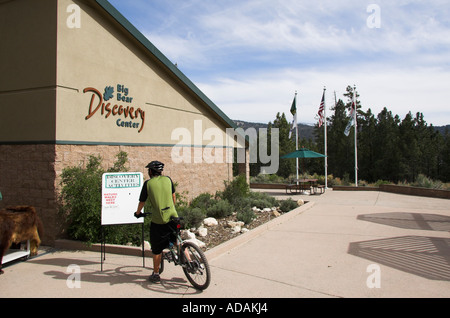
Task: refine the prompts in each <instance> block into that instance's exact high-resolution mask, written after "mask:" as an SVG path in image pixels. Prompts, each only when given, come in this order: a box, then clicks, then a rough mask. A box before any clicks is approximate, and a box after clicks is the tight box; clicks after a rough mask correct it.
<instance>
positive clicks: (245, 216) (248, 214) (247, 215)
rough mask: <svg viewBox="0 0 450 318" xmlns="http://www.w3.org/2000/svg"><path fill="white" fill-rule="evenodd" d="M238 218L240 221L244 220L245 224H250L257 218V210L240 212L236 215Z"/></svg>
mask: <svg viewBox="0 0 450 318" xmlns="http://www.w3.org/2000/svg"><path fill="white" fill-rule="evenodd" d="M236 218H237V220H238V221H242V222H244V223H245V224H250V223H251V222H252V221H253V219H254V218H256V215H255V212H253V211H252V210H251V209H248V210H245V211H242V212H238V213H237V215H236Z"/></svg>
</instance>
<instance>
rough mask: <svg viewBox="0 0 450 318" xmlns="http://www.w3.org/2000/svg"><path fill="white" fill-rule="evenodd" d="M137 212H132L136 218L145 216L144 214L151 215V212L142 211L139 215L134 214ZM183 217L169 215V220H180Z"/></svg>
mask: <svg viewBox="0 0 450 318" xmlns="http://www.w3.org/2000/svg"><path fill="white" fill-rule="evenodd" d="M136 213H137V212H134V217H135V218H136V219H139V218H144V217H146V216H149V215H151V213H145V212H144V213H143V212H141V213H139V215H137V214H136ZM183 219H184V218H183V217H174V216H171V217H170V220H171V221H181V220H183Z"/></svg>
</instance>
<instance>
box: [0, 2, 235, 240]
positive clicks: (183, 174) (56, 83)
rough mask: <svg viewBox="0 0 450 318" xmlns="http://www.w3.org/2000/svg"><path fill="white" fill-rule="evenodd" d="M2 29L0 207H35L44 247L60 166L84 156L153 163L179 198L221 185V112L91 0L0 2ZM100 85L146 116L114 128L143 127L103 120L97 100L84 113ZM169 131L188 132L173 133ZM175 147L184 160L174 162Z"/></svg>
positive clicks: (227, 167) (228, 173) (51, 230)
mask: <svg viewBox="0 0 450 318" xmlns="http://www.w3.org/2000/svg"><path fill="white" fill-rule="evenodd" d="M71 4H76V5H77V6H78V7H79V8H80V9H81V11H80V13H81V15H80V18H81V25H80V28H70V27H68V24H67V18H68V17H69V16H70V14H71V13H70V12H67V8H68V6H69V5H71ZM0 28H1V30H2V32H0V37H1V38H0V40H1V45H2V50H0V61H1V63H0V67H1V68H0V120H1V124H0V191H1V192H2V194H3V201H0V208H2V207H4V206H6V205H22V204H30V205H34V206H35V207H36V208H37V211H38V214H39V216H40V217H41V218H42V220H43V222H44V227H45V230H46V231H45V233H46V234H45V237H44V242H45V243H46V244H53V242H54V240H55V239H56V238H57V237H58V234H59V228H58V223H60V222H59V221H60V220H59V218H58V215H57V209H58V208H57V198H58V193H59V183H60V175H61V172H62V170H63V169H64V168H65V167H69V166H79V165H81V166H83V165H84V164H85V163H86V161H87V158H88V156H89V155H100V156H101V157H102V158H103V164H104V167H105V168H107V167H109V166H111V165H112V164H113V163H114V161H115V156H116V154H117V153H118V152H119V151H125V152H127V154H128V158H129V167H128V168H129V170H130V171H140V172H143V173H144V175H145V176H147V172H146V169H145V168H144V167H145V165H146V164H147V163H148V162H149V161H151V160H160V161H162V162H164V163H165V164H166V169H165V174H166V175H169V176H171V177H172V179H173V180H174V182H176V183H177V184H178V188H177V191H178V192H180V193H183V195H184V196H186V197H187V199H192V198H193V197H195V196H197V195H198V194H200V193H203V192H210V193H215V192H216V191H218V190H222V189H223V188H224V181H225V180H231V179H232V164H231V163H229V162H227V161H226V159H227V156H226V155H227V154H230V153H231V152H232V149H231V148H227V147H225V146H226V145H227V143H226V138H227V137H226V134H225V129H226V128H227V127H228V125H227V124H226V123H225V122H224V120H223V118H220V116H218V115H217V114H216V113H214V112H213V111H212V110H211V109H210V108H209V107H208V106H207V105H206V104H205V102H204V101H202V100H201V99H200V98H199V97H198V96H196V95H195V94H194V93H193V92H192V91H190V90H189V89H188V88H187V87H186V85H185V84H184V83H182V81H181V80H180V79H178V78H177V77H175V76H174V75H173V74H171V73H170V72H168V71H167V69H165V68H164V66H163V65H161V63H160V62H158V61H157V60H156V59H155V58H154V57H152V56H151V55H150V54H149V53H148V52H146V51H145V49H144V48H143V47H142V46H141V45H140V44H138V43H137V42H136V40H134V39H133V38H132V37H131V36H130V35H128V34H127V33H126V32H124V31H123V29H121V28H120V27H119V26H118V24H117V22H114V21H113V19H111V18H110V17H108V16H107V15H106V14H104V13H103V11H102V9H100V8H99V7H98V6H97V5H96V4H95V3H94V1H91V0H80V1H78V0H76V1H72V0H39V1H37V0H14V1H9V2H3V3H2V2H0ZM3 48H6V49H3ZM5 61H7V63H6V62H5ZM117 85H124V88H128V90H129V91H128V96H129V97H132V98H133V100H132V101H131V102H120V103H119V102H117V99H116V96H117V95H116V94H117V93H118V86H117ZM107 86H111V87H113V88H114V94H113V95H114V97H113V99H112V100H110V101H108V102H111V108H113V106H114V105H115V104H117V105H118V106H119V105H121V106H122V107H133V108H134V110H136V109H138V108H140V109H141V110H142V111H143V112H145V126H144V127H143V129H142V130H141V131H140V132H138V130H139V129H138V128H124V127H119V126H117V120H118V119H121V120H124V121H130V120H131V121H133V122H135V123H139V124H140V126H139V128H141V127H142V126H141V125H142V121H141V118H140V117H139V116H138V118H135V119H131V118H130V117H129V116H128V117H127V118H125V116H124V115H116V116H114V115H110V116H109V117H108V118H105V117H106V113H104V114H103V115H102V114H101V108H102V107H101V105H100V109H99V110H98V111H97V112H96V113H95V114H93V115H92V117H90V118H89V119H86V117H87V116H88V114H89V106H90V103H91V98H92V97H93V96H94V108H95V107H96V105H98V101H99V100H100V97H98V96H97V95H96V93H92V92H91V91H89V92H86V93H85V92H83V91H84V90H85V89H86V88H88V87H91V88H95V89H96V90H98V91H99V92H100V95H102V94H103V92H104V89H105V87H107ZM113 101H114V102H113ZM105 104H107V103H105ZM105 111H106V109H105ZM177 129H181V132H184V133H186V132H188V135H187V136H186V135H185V136H184V137H183V138H181V137H180V135H179V134H178V135H177V134H176V132H177ZM174 132H175V139H174V138H173V133H174ZM178 133H180V130H178ZM211 133H212V135H211ZM217 134H218V135H217ZM181 145H187V146H189V147H187V148H181ZM174 146H175V147H174ZM190 146H192V148H191V147H190ZM204 146H207V147H204ZM215 146H217V148H214V147H215ZM184 151H186V152H184ZM210 151H211V152H212V154H213V155H214V154H217V153H220V152H223V153H222V154H221V155H220V156H218V157H217V158H218V159H219V160H218V161H215V162H212V163H211V162H207V161H205V157H203V155H204V154H205V153H209V152H210ZM174 153H175V155H174ZM180 153H182V154H187V156H186V157H184V158H185V159H186V158H187V160H185V161H183V160H181V162H180V161H179V160H178V161H177V160H176V159H177V158H178V159H179V157H177V155H180Z"/></svg>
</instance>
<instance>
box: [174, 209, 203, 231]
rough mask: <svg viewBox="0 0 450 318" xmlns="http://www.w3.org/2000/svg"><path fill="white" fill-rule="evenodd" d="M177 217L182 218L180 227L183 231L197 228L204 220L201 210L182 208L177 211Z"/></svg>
mask: <svg viewBox="0 0 450 318" xmlns="http://www.w3.org/2000/svg"><path fill="white" fill-rule="evenodd" d="M177 212H178V216H180V217H182V218H183V222H182V226H183V228H185V229H189V228H192V227H195V228H198V227H200V225H201V224H202V222H203V220H204V219H205V218H206V212H205V210H203V209H201V208H191V207H184V208H180V209H178V211H177Z"/></svg>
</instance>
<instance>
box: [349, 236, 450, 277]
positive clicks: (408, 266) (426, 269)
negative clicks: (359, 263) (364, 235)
mask: <svg viewBox="0 0 450 318" xmlns="http://www.w3.org/2000/svg"><path fill="white" fill-rule="evenodd" d="M348 253H349V254H351V255H354V256H358V257H362V258H365V259H368V260H371V261H373V262H376V263H378V264H383V265H386V266H389V267H392V268H395V269H398V270H401V271H404V272H407V273H410V274H414V275H418V276H421V277H425V278H428V279H433V280H444V281H450V239H448V238H439V237H426V236H401V237H393V238H386V239H379V240H370V241H363V242H353V243H350V245H349V248H348Z"/></svg>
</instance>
